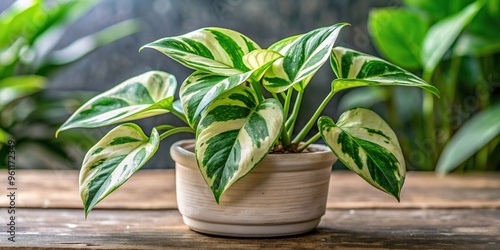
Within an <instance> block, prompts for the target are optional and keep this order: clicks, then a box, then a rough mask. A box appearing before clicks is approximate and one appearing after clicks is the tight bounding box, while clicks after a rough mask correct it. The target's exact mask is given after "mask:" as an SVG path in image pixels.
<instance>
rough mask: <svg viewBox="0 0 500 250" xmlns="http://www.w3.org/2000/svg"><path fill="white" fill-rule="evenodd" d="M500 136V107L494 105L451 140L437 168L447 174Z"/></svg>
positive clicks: (468, 121)
mask: <svg viewBox="0 0 500 250" xmlns="http://www.w3.org/2000/svg"><path fill="white" fill-rule="evenodd" d="M499 135H500V105H499V104H497V105H494V106H491V107H490V108H488V109H486V110H484V111H482V112H481V113H478V114H477V115H475V116H473V117H472V118H470V119H469V120H467V121H466V122H465V123H464V124H463V125H462V127H461V128H460V129H459V130H458V131H457V133H456V134H455V135H454V136H453V137H452V138H451V139H450V141H449V142H448V144H447V145H446V147H445V148H444V150H443V153H442V154H441V156H440V158H439V161H438V163H437V166H436V172H438V173H441V174H445V173H448V172H450V171H452V170H453V169H455V168H456V167H457V166H458V165H460V164H461V163H462V162H464V161H465V160H467V159H468V158H470V157H471V156H472V155H474V154H475V153H476V152H478V151H479V150H480V149H481V148H482V147H484V146H485V145H486V144H488V143H489V142H490V141H491V140H493V139H495V138H496V137H497V136H499Z"/></svg>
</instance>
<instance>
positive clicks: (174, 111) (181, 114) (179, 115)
mask: <svg viewBox="0 0 500 250" xmlns="http://www.w3.org/2000/svg"><path fill="white" fill-rule="evenodd" d="M170 112H172V114H174V115H175V116H177V117H179V119H181V120H182V121H183V122H184V123H186V124H189V123H188V121H187V119H186V116H185V115H184V114H183V113H181V112H179V111H177V110H176V109H175V108H173V107H172V110H170Z"/></svg>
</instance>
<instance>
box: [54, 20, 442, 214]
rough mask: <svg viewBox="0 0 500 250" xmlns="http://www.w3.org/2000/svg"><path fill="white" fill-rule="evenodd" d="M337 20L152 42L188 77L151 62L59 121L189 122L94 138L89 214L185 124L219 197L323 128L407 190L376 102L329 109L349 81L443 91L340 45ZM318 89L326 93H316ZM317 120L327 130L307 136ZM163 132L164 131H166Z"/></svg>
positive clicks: (87, 181)
mask: <svg viewBox="0 0 500 250" xmlns="http://www.w3.org/2000/svg"><path fill="white" fill-rule="evenodd" d="M346 25H347V24H346V23H339V24H335V25H333V26H329V27H324V28H319V29H316V30H313V31H310V32H308V33H306V34H303V35H296V36H292V37H288V38H285V39H283V40H280V41H278V42H276V43H274V44H273V45H271V46H270V47H269V48H268V49H261V48H260V47H259V45H257V43H255V42H254V41H252V40H251V39H250V38H248V37H246V36H245V35H243V34H240V33H238V32H236V31H232V30H228V29H223V28H203V29H199V30H196V31H193V32H190V33H187V34H185V35H181V36H176V37H167V38H163V39H160V40H157V41H154V42H152V43H149V44H146V45H145V46H144V47H142V48H141V49H143V48H152V49H155V50H158V51H160V52H162V53H163V54H165V55H167V56H169V57H170V58H172V59H174V60H176V61H178V62H179V63H181V64H183V65H185V66H186V67H188V68H191V69H193V70H195V71H194V73H192V74H191V75H190V76H188V77H187V78H186V79H185V80H184V82H183V83H182V84H181V86H180V90H179V96H180V99H179V100H174V93H175V92H176V85H177V83H176V80H175V77H174V76H173V75H171V74H168V73H165V72H161V71H150V72H146V73H144V74H141V75H139V76H135V77H133V78H130V79H128V80H126V81H124V82H122V83H120V84H118V85H117V86H115V87H114V88H112V89H110V90H108V91H106V92H104V93H102V94H99V95H98V96H96V97H94V98H92V99H91V100H89V101H88V102H87V103H85V104H84V105H83V106H82V107H80V108H79V109H78V110H77V111H76V112H75V113H74V114H73V115H72V116H71V117H70V118H69V119H68V120H67V121H66V122H65V123H64V124H63V125H62V126H61V127H60V128H59V130H58V131H57V133H59V132H60V131H63V130H67V129H70V128H77V127H86V128H90V127H99V126H105V125H110V124H114V123H120V122H125V121H130V120H136V119H141V118H145V117H150V116H155V115H162V114H165V113H169V112H171V113H173V114H174V115H176V116H177V117H179V118H180V119H181V120H183V121H184V122H186V124H187V126H185V127H174V126H171V125H159V126H157V127H155V128H153V130H152V131H151V134H150V135H149V136H147V135H146V134H144V132H143V131H142V130H141V128H140V127H139V126H138V125H136V124H133V123H125V124H121V125H119V126H118V127H116V128H115V129H113V130H111V131H110V132H109V133H108V134H106V135H105V136H104V137H103V138H102V139H101V140H100V141H99V142H98V143H97V144H96V145H95V146H94V147H92V148H91V149H90V150H89V152H88V153H87V155H86V156H85V159H84V160H83V163H82V168H81V172H80V195H81V198H82V201H83V204H84V209H85V214H86V215H88V213H89V212H90V210H91V209H92V208H93V207H94V206H95V205H96V204H97V203H98V202H100V201H101V200H102V199H104V198H105V197H106V196H107V195H108V194H110V193H111V192H113V191H114V190H115V189H117V188H118V187H119V186H120V185H122V184H123V183H124V182H125V181H126V180H127V179H128V178H129V177H130V176H131V175H132V174H133V173H134V172H136V171H137V170H138V169H140V168H141V167H142V166H143V165H144V164H145V163H146V162H147V161H148V159H150V157H151V156H152V155H153V154H154V153H155V152H156V150H157V149H158V145H159V143H160V141H161V140H163V139H165V138H167V137H168V136H170V135H172V134H175V133H180V132H192V133H195V135H196V140H195V155H196V160H197V163H198V167H199V169H200V172H201V174H202V176H203V178H204V179H205V181H206V182H207V184H208V186H209V187H210V189H211V190H212V192H213V194H214V196H215V200H216V201H217V202H219V199H220V197H221V195H223V193H224V191H226V190H227V189H228V188H229V187H230V186H231V185H232V184H234V183H235V182H237V181H238V180H239V179H241V178H243V177H244V176H245V175H246V174H248V173H249V172H250V171H252V169H253V168H255V167H256V166H257V164H258V163H259V162H260V161H261V160H262V159H263V158H264V157H265V156H266V155H267V154H268V153H269V152H270V151H274V150H276V148H283V149H285V150H287V151H291V152H297V153H298V152H301V151H303V150H304V149H305V148H307V147H308V146H309V145H310V144H312V143H313V142H315V141H317V140H318V139H319V138H323V140H324V141H325V143H326V144H327V145H328V146H329V147H330V149H331V150H332V151H333V152H334V153H335V154H336V155H337V157H338V158H339V159H340V160H341V161H342V162H343V163H344V164H345V165H346V166H347V167H348V168H350V169H351V170H352V171H354V172H356V173H357V174H358V175H360V176H361V177H362V178H363V179H365V180H366V181H367V182H368V183H370V184H371V185H373V186H374V187H376V188H378V189H380V190H382V191H384V192H386V193H388V194H390V195H392V196H394V197H395V198H396V199H398V200H399V195H400V190H401V188H402V186H403V182H404V179H405V173H406V170H405V160H404V157H403V154H402V153H401V148H400V145H399V142H398V140H397V138H396V135H395V134H394V132H393V131H392V129H391V128H390V127H389V126H388V125H387V123H386V122H385V121H384V120H383V119H382V118H381V117H379V116H378V115H377V114H376V113H375V112H373V111H371V110H368V109H363V108H354V109H351V110H347V111H345V112H344V113H343V114H342V115H341V116H340V117H339V119H338V120H337V121H336V122H334V121H333V120H332V119H331V118H329V117H326V116H321V113H322V111H323V109H324V108H325V107H326V105H327V104H328V103H329V101H330V100H331V99H332V97H333V96H334V95H335V94H336V93H338V92H339V91H342V90H344V89H349V88H354V87H362V86H382V85H401V86H415V87H420V88H423V89H425V90H427V91H430V92H431V93H433V94H435V95H439V92H438V90H437V89H436V88H434V87H433V86H431V85H429V84H427V83H426V82H424V81H423V80H422V79H420V78H418V77H417V76H415V75H413V74H411V73H409V72H407V71H405V70H403V69H401V68H400V67H398V66H396V65H393V64H391V63H388V62H386V61H384V60H382V59H379V58H377V57H374V56H371V55H367V54H363V53H361V52H357V51H354V50H351V49H347V48H343V47H334V43H335V40H336V39H337V36H338V33H339V31H340V30H341V28H343V27H344V26H346ZM328 59H330V63H331V68H332V69H333V72H334V73H335V74H336V76H337V79H335V80H333V81H332V82H331V90H330V92H329V93H328V95H327V96H326V97H325V99H324V100H323V102H322V103H321V105H320V106H319V107H318V108H317V110H316V111H315V112H314V114H312V116H311V118H310V119H309V122H308V123H307V124H306V125H305V126H304V127H303V128H302V129H301V130H300V132H298V133H297V134H296V135H295V136H294V133H293V132H294V129H295V123H296V120H297V117H298V115H299V110H300V107H301V102H302V98H303V96H304V94H305V93H306V92H305V90H306V88H307V86H308V85H309V84H310V80H311V78H312V77H313V75H314V74H315V73H316V72H317V71H318V69H319V68H320V67H321V66H322V65H323V64H324V63H325V62H326V61H327V60H328ZM311 94H314V95H318V94H319V93H311ZM315 125H317V126H318V130H319V132H318V133H317V134H314V135H312V136H311V137H310V139H308V140H307V141H304V139H305V138H306V136H308V133H309V132H310V130H311V129H312V128H313V126H315ZM160 132H161V133H160Z"/></svg>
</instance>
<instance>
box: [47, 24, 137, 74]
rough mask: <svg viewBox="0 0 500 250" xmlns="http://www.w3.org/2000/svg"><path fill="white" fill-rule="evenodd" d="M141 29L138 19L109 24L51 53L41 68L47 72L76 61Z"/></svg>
mask: <svg viewBox="0 0 500 250" xmlns="http://www.w3.org/2000/svg"><path fill="white" fill-rule="evenodd" d="M138 30H139V21H138V20H136V19H130V20H125V21H122V22H119V23H117V24H114V25H112V26H109V27H107V28H105V29H103V30H101V31H98V32H96V33H93V34H90V35H88V36H85V37H82V38H79V39H78V40H76V41H74V42H72V43H71V44H70V45H68V46H66V47H64V48H62V49H60V50H57V51H54V52H53V53H51V54H50V55H49V56H48V58H47V59H46V61H45V62H43V64H44V65H42V66H41V69H39V71H40V72H46V71H48V70H50V68H56V67H59V66H61V65H65V64H69V63H72V62H75V61H77V60H79V59H81V58H83V57H84V56H86V55H88V54H89V53H90V52H92V51H94V50H96V49H98V48H100V47H102V46H105V45H107V44H110V43H112V42H114V41H116V40H118V39H120V38H123V37H125V36H128V35H131V34H134V33H136V32H137V31H138Z"/></svg>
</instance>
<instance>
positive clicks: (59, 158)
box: [0, 0, 139, 168]
mask: <svg viewBox="0 0 500 250" xmlns="http://www.w3.org/2000/svg"><path fill="white" fill-rule="evenodd" d="M96 3H97V1H91V0H87V1H41V0H33V1H17V2H14V3H13V4H12V5H10V6H9V7H8V8H7V9H6V10H4V11H3V12H2V13H1V14H0V168H5V165H6V155H7V148H6V147H5V145H6V144H7V142H8V141H9V140H14V141H15V142H16V155H18V156H19V157H18V158H17V159H16V160H17V162H16V166H18V167H21V168H67V167H70V166H77V165H78V164H74V162H72V161H75V160H76V159H79V158H81V155H82V154H83V153H84V152H85V151H86V150H88V148H90V147H91V146H92V145H93V144H94V143H95V139H94V136H91V135H89V134H85V132H81V131H79V132H78V133H68V134H66V135H65V136H64V137H63V138H60V139H58V140H56V139H55V138H54V134H55V131H56V129H57V128H58V127H59V126H60V125H61V124H62V122H64V120H65V118H66V117H67V116H68V115H69V114H70V113H71V112H73V111H74V110H75V109H76V108H77V107H79V106H80V105H81V103H83V101H85V100H87V99H88V98H89V96H91V94H82V93H78V92H71V93H64V92H62V93H54V92H52V91H50V90H48V89H47V87H48V85H49V84H50V83H49V82H48V80H47V76H48V75H49V74H51V73H53V72H55V71H57V70H60V69H62V68H63V66H66V65H68V64H71V63H73V62H75V61H77V60H79V59H81V58H82V57H84V56H85V55H87V54H88V53H90V52H92V51H93V50H95V49H97V48H99V47H101V46H104V45H106V44H109V43H111V42H113V41H115V40H117V39H119V38H121V37H124V36H127V35H130V34H133V33H135V32H137V31H138V28H139V24H138V22H137V21H136V20H126V21H123V22H120V23H117V24H114V25H112V26H109V27H107V28H105V29H104V30H102V31H99V32H96V33H93V34H90V35H88V36H85V37H80V38H78V39H76V40H74V42H72V43H71V44H69V45H68V46H67V47H65V48H62V49H59V50H54V47H55V46H56V45H57V43H58V42H59V41H60V39H61V38H63V37H64V33H65V30H66V29H67V28H68V26H69V25H71V23H73V22H74V21H75V20H77V19H78V18H80V17H81V16H82V15H83V14H85V13H86V12H87V11H89V10H90V8H92V7H93V6H94V5H95V4H96ZM68 84H71V81H68Z"/></svg>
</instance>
